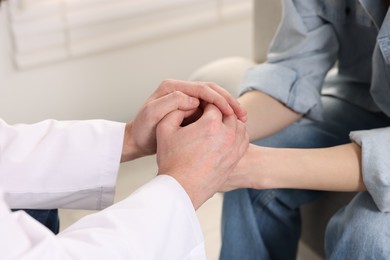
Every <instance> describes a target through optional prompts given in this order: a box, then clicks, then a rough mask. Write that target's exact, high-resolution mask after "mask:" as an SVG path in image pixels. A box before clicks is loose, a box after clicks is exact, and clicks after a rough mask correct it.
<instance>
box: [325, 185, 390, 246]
mask: <svg viewBox="0 0 390 260" xmlns="http://www.w3.org/2000/svg"><path fill="white" fill-rule="evenodd" d="M389 232H390V214H388V213H383V212H380V211H379V210H378V208H377V207H376V205H375V203H374V201H373V200H372V198H371V196H370V195H369V194H368V193H367V192H365V193H360V194H358V195H357V196H356V197H355V198H354V199H353V200H352V201H351V203H350V204H349V205H347V206H346V207H345V208H344V209H342V210H340V211H339V212H337V213H336V214H335V215H334V216H333V218H332V219H331V221H330V222H329V224H328V227H327V236H329V237H332V238H333V239H335V241H338V242H340V241H341V242H343V241H344V242H347V243H350V244H351V245H354V248H355V249H356V250H359V248H361V249H366V248H371V249H374V248H377V249H379V248H382V247H383V246H385V245H386V244H387V243H388V241H389V240H390V233H389ZM386 247H387V246H386Z"/></svg>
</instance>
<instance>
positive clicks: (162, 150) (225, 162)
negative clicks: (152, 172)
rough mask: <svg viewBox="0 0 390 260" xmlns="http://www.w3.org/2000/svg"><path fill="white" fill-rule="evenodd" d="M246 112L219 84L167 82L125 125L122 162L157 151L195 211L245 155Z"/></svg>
mask: <svg viewBox="0 0 390 260" xmlns="http://www.w3.org/2000/svg"><path fill="white" fill-rule="evenodd" d="M245 121H246V111H245V110H244V109H243V108H241V107H240V105H239V103H238V102H237V100H236V99H235V98H234V97H232V96H231V95H230V94H229V93H228V92H227V91H226V90H225V89H223V88H221V87H220V86H218V85H216V84H214V83H205V82H189V81H179V80H165V81H163V82H162V83H161V84H160V86H159V87H158V88H157V89H156V91H155V92H154V93H153V94H152V95H151V96H150V97H149V98H148V99H147V100H146V102H145V103H144V105H143V106H142V107H141V109H140V111H139V112H138V114H137V116H136V117H135V119H134V120H133V121H131V122H129V123H127V124H126V128H125V138H124V143H123V149H122V158H121V161H122V162H125V161H129V160H132V159H135V158H138V157H142V156H146V155H151V154H154V153H157V164H158V168H159V171H158V174H167V175H170V176H172V177H173V178H175V179H176V180H177V181H178V182H179V183H180V185H181V186H182V187H183V188H184V190H185V191H186V192H187V194H188V195H189V197H190V199H191V201H192V203H193V205H194V208H195V209H197V208H198V207H200V206H201V205H202V204H203V203H204V202H205V201H206V200H207V199H209V198H210V197H212V196H213V195H214V194H215V193H216V192H217V191H219V190H221V189H222V187H223V185H224V184H225V182H226V181H227V179H228V177H229V175H230V174H231V173H232V171H233V169H234V168H235V166H236V165H237V163H238V162H239V160H240V159H241V158H242V156H243V155H244V153H245V152H246V150H247V148H248V145H249V139H248V135H247V132H246V127H245Z"/></svg>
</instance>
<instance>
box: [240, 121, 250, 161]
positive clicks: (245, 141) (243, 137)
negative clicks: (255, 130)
mask: <svg viewBox="0 0 390 260" xmlns="http://www.w3.org/2000/svg"><path fill="white" fill-rule="evenodd" d="M237 142H238V143H239V146H240V147H239V155H240V157H242V156H243V155H244V154H245V152H246V150H247V149H248V147H249V136H248V133H247V131H246V126H245V124H244V123H242V122H238V124H237Z"/></svg>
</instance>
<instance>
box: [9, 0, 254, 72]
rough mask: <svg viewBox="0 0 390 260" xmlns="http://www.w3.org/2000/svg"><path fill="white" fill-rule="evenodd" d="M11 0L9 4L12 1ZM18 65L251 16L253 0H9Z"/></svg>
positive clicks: (124, 44) (99, 49) (115, 46)
mask: <svg viewBox="0 0 390 260" xmlns="http://www.w3.org/2000/svg"><path fill="white" fill-rule="evenodd" d="M7 2H8V3H7ZM7 2H6V3H7V5H6V6H7V10H8V18H9V19H8V21H9V27H10V33H11V36H12V37H11V38H12V41H13V47H14V59H15V65H16V66H17V68H26V67H31V66H35V65H40V64H46V63H49V62H54V61H61V60H65V59H69V58H72V57H77V56H80V55H86V54H91V53H95V52H100V51H106V50H109V49H113V48H118V47H123V46H127V45H130V44H135V43H138V42H142V41H145V40H150V39H153V38H156V37H162V36H167V35H172V34H177V33H181V32H185V31H188V30H191V29H196V28H199V27H203V26H209V25H213V24H218V23H223V22H226V21H229V20H232V19H237V18H241V17H247V16H248V15H250V13H251V10H252V1H251V0H109V1H107V0H9V1H7Z"/></svg>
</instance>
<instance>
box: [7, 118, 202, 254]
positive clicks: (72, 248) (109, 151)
mask: <svg viewBox="0 0 390 260" xmlns="http://www.w3.org/2000/svg"><path fill="white" fill-rule="evenodd" d="M123 133H124V124H123V123H115V122H110V121H104V120H90V121H67V122H58V121H54V120H46V121H43V122H40V123H37V124H34V125H24V124H20V125H13V126H10V125H8V124H6V123H5V122H4V121H2V120H0V187H1V188H0V245H1V248H2V249H1V250H0V259H40V260H41V259H137V260H139V259H142V260H143V259H169V260H174V259H205V251H204V241H203V236H202V232H201V229H200V225H199V222H198V220H197V217H196V214H195V210H194V208H193V206H192V203H191V201H190V199H189V197H188V195H187V194H186V192H185V191H184V190H183V188H182V187H181V186H180V185H179V183H178V182H177V181H176V180H175V179H174V178H172V177H169V176H158V177H156V178H154V179H153V180H152V181H150V182H149V183H147V184H146V185H144V186H143V187H141V188H140V189H138V190H137V191H136V192H134V193H133V194H132V195H131V196H130V197H128V198H126V199H124V200H122V201H121V202H119V203H117V204H115V205H112V206H110V207H108V208H106V209H104V210H102V211H100V212H98V213H96V214H92V215H89V216H86V217H84V218H82V219H81V220H79V221H78V222H76V223H75V224H73V225H72V226H70V227H69V228H67V229H66V230H64V231H62V232H61V233H60V234H59V235H57V236H55V235H53V234H52V233H51V232H50V231H49V230H47V229H46V228H45V227H44V226H42V225H41V224H39V223H38V222H36V221H35V220H34V219H32V218H31V217H29V216H28V215H27V214H25V213H24V212H22V211H18V212H13V213H12V212H10V210H9V207H11V208H57V207H62V208H82V209H103V208H105V207H107V206H109V205H111V204H112V203H113V198H114V191H115V182H116V174H117V172H118V168H119V160H120V154H121V149H122V142H123Z"/></svg>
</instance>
